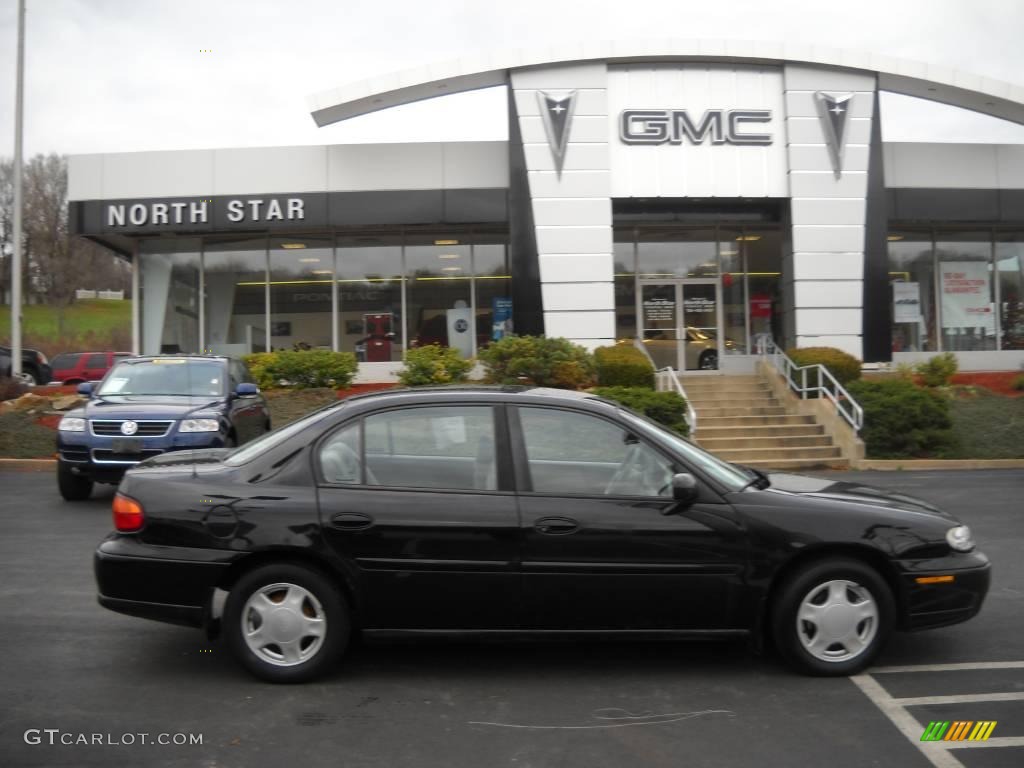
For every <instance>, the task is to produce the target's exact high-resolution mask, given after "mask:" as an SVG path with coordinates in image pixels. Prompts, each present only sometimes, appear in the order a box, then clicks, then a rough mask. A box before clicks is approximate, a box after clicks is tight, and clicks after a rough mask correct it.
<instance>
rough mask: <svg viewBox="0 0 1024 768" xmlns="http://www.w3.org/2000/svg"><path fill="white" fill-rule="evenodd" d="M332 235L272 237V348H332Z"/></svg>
mask: <svg viewBox="0 0 1024 768" xmlns="http://www.w3.org/2000/svg"><path fill="white" fill-rule="evenodd" d="M333 281H334V248H333V245H332V243H331V241H330V239H326V238H324V239H319V238H301V237H273V238H271V239H270V345H271V347H272V348H273V349H331V344H332V341H333V339H332V335H331V287H332V285H333Z"/></svg>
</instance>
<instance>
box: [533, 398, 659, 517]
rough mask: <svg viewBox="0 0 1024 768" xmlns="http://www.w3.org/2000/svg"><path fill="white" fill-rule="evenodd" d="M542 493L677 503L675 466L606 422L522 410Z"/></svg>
mask: <svg viewBox="0 0 1024 768" xmlns="http://www.w3.org/2000/svg"><path fill="white" fill-rule="evenodd" d="M519 423H520V425H521V426H522V432H523V443H524V447H525V449H526V460H527V463H528V466H529V470H530V480H531V483H532V486H533V490H534V491H535V492H537V493H557V494H571V495H576V494H582V495H599V494H607V495H614V496H658V497H671V495H672V475H673V473H674V470H673V467H672V463H671V462H670V461H669V460H668V459H666V458H665V457H664V456H662V455H661V454H660V453H658V451H656V450H655V449H653V448H651V447H650V446H649V445H648V444H647V443H644V442H643V441H641V440H639V439H638V438H637V437H636V436H635V435H632V434H630V433H629V432H627V431H626V430H625V429H623V428H622V427H619V426H617V425H615V424H613V423H611V422H609V421H606V420H605V419H601V418H598V417H597V416H591V415H590V414H586V413H579V412H577V411H566V410H560V409H556V408H529V407H521V408H519Z"/></svg>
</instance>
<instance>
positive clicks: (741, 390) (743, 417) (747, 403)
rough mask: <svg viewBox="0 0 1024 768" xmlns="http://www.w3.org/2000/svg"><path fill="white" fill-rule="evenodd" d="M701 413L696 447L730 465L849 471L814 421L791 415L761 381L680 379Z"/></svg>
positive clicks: (698, 415) (729, 377)
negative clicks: (730, 463)
mask: <svg viewBox="0 0 1024 768" xmlns="http://www.w3.org/2000/svg"><path fill="white" fill-rule="evenodd" d="M680 381H682V383H683V387H684V389H685V390H686V395H687V397H688V398H689V399H690V402H691V404H692V405H693V408H694V410H695V411H696V412H697V432H696V434H695V435H694V438H695V440H696V441H697V443H698V444H699V445H700V446H701V447H702V448H704V449H705V450H708V451H710V452H711V453H713V454H715V455H716V456H718V457H720V458H722V459H725V460H726V461H732V462H736V463H738V464H747V465H749V466H752V467H757V468H758V469H778V470H799V469H813V468H822V467H843V468H845V467H848V466H849V461H848V460H847V459H845V458H843V456H842V452H841V450H840V449H839V447H837V446H836V445H835V444H834V443H833V441H832V438H831V437H829V436H828V435H827V434H826V433H825V428H824V427H823V426H822V425H821V424H818V423H817V422H816V421H815V418H814V416H805V415H799V414H797V413H796V412H795V411H792V412H791V411H789V410H788V409H787V408H786V406H785V405H783V404H782V403H781V402H780V401H779V400H777V399H776V398H775V397H774V396H773V394H772V391H771V389H770V388H769V386H768V384H767V382H765V381H762V380H761V379H760V378H758V377H757V376H687V377H684V378H681V379H680Z"/></svg>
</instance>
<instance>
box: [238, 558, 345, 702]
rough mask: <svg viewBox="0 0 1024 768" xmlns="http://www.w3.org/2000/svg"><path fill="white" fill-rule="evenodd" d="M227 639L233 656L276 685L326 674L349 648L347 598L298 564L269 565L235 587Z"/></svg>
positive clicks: (313, 571) (249, 575)
mask: <svg viewBox="0 0 1024 768" xmlns="http://www.w3.org/2000/svg"><path fill="white" fill-rule="evenodd" d="M224 629H225V636H226V639H227V642H228V644H229V646H230V647H231V651H232V653H233V654H234V656H235V658H236V659H238V661H239V662H240V663H241V664H242V666H244V667H245V668H246V669H248V670H249V671H250V672H251V673H252V674H254V675H256V676H257V677H259V678H262V679H263V680H267V681H269V682H272V683H302V682H306V681H307V680H312V679H313V678H315V677H318V676H320V675H322V674H324V673H325V672H326V671H328V670H329V669H330V667H331V666H332V665H333V664H335V663H336V662H337V660H338V658H339V657H340V656H341V654H342V652H343V651H344V650H345V647H346V646H347V644H348V639H349V634H350V631H351V621H350V619H349V610H348V606H347V604H346V602H345V598H344V596H343V595H342V594H341V592H340V591H339V590H338V589H337V587H336V586H335V585H334V584H333V583H331V580H330V579H328V578H327V577H326V576H325V575H324V574H323V573H321V572H320V571H317V570H315V569H313V568H308V567H306V566H302V565H297V564H294V563H280V564H273V565H265V566H262V567H260V568H257V569H255V570H253V571H251V572H249V573H247V574H245V575H244V576H243V577H242V578H241V579H239V581H238V583H237V584H235V586H234V587H233V588H232V589H231V592H230V594H229V595H228V600H227V605H226V606H225V609H224Z"/></svg>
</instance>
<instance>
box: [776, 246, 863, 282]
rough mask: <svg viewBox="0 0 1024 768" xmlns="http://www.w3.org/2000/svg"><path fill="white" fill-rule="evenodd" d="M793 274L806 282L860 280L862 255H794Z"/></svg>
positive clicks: (861, 275)
mask: <svg viewBox="0 0 1024 768" xmlns="http://www.w3.org/2000/svg"><path fill="white" fill-rule="evenodd" d="M792 271H793V273H794V274H797V275H799V276H800V278H801V279H807V280H861V279H863V277H864V254H863V253H860V252H858V253H806V252H805V253H794V254H793V270H792Z"/></svg>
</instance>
